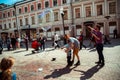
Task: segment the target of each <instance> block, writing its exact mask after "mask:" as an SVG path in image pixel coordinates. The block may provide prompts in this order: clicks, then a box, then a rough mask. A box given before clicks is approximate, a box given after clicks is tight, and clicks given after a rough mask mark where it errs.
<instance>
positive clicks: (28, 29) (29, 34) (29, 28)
mask: <svg viewBox="0 0 120 80" xmlns="http://www.w3.org/2000/svg"><path fill="white" fill-rule="evenodd" d="M28 30H29V33H28V39H29V41H30V25H29V24H28Z"/></svg>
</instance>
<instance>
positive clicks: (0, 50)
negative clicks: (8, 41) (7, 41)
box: [0, 38, 3, 54]
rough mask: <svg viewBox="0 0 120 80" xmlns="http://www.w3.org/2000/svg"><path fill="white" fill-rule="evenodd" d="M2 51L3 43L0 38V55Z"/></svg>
mask: <svg viewBox="0 0 120 80" xmlns="http://www.w3.org/2000/svg"><path fill="white" fill-rule="evenodd" d="M2 51H3V41H2V39H1V38H0V54H2Z"/></svg>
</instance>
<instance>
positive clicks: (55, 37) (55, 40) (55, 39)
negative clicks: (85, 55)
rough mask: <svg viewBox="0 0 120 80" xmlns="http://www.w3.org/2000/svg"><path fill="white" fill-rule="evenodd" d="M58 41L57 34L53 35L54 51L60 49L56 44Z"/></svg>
mask: <svg viewBox="0 0 120 80" xmlns="http://www.w3.org/2000/svg"><path fill="white" fill-rule="evenodd" d="M58 41H59V36H58V34H57V33H55V36H54V46H55V49H56V48H57V47H58V48H59V47H60V46H59V44H58Z"/></svg>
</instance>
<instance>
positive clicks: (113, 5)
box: [109, 2, 116, 14]
mask: <svg viewBox="0 0 120 80" xmlns="http://www.w3.org/2000/svg"><path fill="white" fill-rule="evenodd" d="M115 13H116V3H115V2H111V3H109V14H115Z"/></svg>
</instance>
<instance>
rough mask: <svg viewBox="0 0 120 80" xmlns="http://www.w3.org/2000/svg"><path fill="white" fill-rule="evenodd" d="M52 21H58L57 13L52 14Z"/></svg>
mask: <svg viewBox="0 0 120 80" xmlns="http://www.w3.org/2000/svg"><path fill="white" fill-rule="evenodd" d="M54 21H58V12H54Z"/></svg>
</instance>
